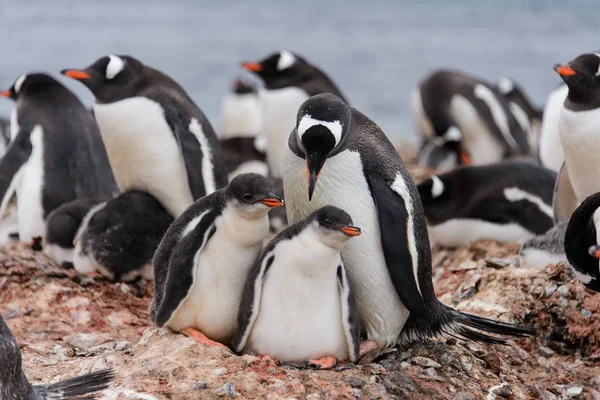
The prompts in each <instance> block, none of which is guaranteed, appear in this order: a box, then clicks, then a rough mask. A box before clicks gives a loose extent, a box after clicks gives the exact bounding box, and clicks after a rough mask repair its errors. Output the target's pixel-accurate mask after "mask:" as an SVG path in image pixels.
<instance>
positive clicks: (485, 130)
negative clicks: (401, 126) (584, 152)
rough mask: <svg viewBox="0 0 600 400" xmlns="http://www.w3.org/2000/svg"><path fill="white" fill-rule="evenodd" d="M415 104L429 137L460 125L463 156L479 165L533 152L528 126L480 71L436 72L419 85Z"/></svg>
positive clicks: (418, 123) (417, 121)
mask: <svg viewBox="0 0 600 400" xmlns="http://www.w3.org/2000/svg"><path fill="white" fill-rule="evenodd" d="M412 110H413V118H414V120H415V124H416V127H417V132H418V133H419V135H420V136H421V138H422V139H423V141H426V140H430V139H433V138H439V139H444V138H445V137H446V136H448V135H451V132H452V131H454V130H458V131H460V135H461V136H462V151H464V152H465V153H466V155H465V156H463V158H465V159H467V158H468V159H469V160H470V163H471V164H473V165H483V164H492V163H495V162H498V161H501V160H503V159H506V158H509V157H512V156H517V155H529V154H530V153H531V149H530V146H529V141H528V135H527V132H526V131H525V130H523V127H522V126H521V124H520V123H519V121H518V120H517V118H515V116H514V115H513V113H512V112H511V110H510V104H509V102H508V100H507V99H506V97H505V96H503V95H502V94H501V93H500V92H498V90H497V88H496V87H494V86H493V85H491V84H489V83H487V82H484V81H483V80H480V79H477V78H475V77H471V76H468V75H466V74H463V73H461V72H458V71H449V70H439V71H435V72H433V73H432V74H430V75H429V76H427V77H426V78H424V79H423V80H422V81H421V82H420V83H419V86H418V87H417V88H416V89H415V90H414V91H413V93H412ZM452 135H455V134H452ZM457 161H460V160H457Z"/></svg>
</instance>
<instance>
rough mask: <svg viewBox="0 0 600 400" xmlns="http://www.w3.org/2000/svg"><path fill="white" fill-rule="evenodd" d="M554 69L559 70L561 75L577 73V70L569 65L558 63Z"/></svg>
mask: <svg viewBox="0 0 600 400" xmlns="http://www.w3.org/2000/svg"><path fill="white" fill-rule="evenodd" d="M554 70H555V71H556V72H558V74H559V75H560V76H571V75H577V71H575V70H574V69H573V68H571V67H569V66H567V65H557V66H555V67H554Z"/></svg>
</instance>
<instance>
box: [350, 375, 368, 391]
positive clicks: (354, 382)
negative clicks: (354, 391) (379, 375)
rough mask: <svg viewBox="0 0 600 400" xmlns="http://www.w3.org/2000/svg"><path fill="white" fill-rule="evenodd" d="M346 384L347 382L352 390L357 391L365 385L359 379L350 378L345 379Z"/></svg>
mask: <svg viewBox="0 0 600 400" xmlns="http://www.w3.org/2000/svg"><path fill="white" fill-rule="evenodd" d="M346 382H348V384H349V385H350V386H352V387H353V388H359V389H360V388H361V387H363V386H365V383H366V382H365V381H363V380H362V379H360V378H356V377H351V378H348V379H346Z"/></svg>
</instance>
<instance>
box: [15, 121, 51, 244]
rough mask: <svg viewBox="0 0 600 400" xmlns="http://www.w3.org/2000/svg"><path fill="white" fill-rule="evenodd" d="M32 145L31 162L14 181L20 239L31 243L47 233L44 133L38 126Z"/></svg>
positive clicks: (31, 137) (29, 161)
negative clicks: (43, 199)
mask: <svg viewBox="0 0 600 400" xmlns="http://www.w3.org/2000/svg"><path fill="white" fill-rule="evenodd" d="M30 140H31V145H32V150H31V155H30V156H29V160H27V162H26V163H25V165H23V166H22V167H21V169H20V171H19V172H18V173H17V175H16V177H15V178H14V179H18V181H17V184H16V192H17V220H18V224H19V239H20V240H23V241H29V240H31V238H33V237H38V236H39V237H43V236H44V233H45V232H46V223H45V222H44V208H43V203H42V191H43V189H44V150H43V141H44V131H43V129H42V127H41V126H40V125H36V126H35V127H34V128H33V130H32V131H31V134H30Z"/></svg>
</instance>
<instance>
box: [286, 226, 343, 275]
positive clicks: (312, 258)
mask: <svg viewBox="0 0 600 400" xmlns="http://www.w3.org/2000/svg"><path fill="white" fill-rule="evenodd" d="M291 252H292V253H293V254H290V257H293V259H295V260H297V263H298V265H299V268H300V272H301V273H302V274H303V275H306V276H316V275H321V274H328V273H334V274H335V272H336V268H337V266H338V265H339V264H340V263H341V255H340V249H337V248H334V247H331V246H328V245H327V244H325V243H323V239H322V238H321V236H320V235H319V233H318V232H317V230H316V229H314V228H313V227H312V226H311V227H308V228H307V229H304V230H303V231H302V232H301V233H300V235H298V240H296V241H294V245H293V249H291Z"/></svg>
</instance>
